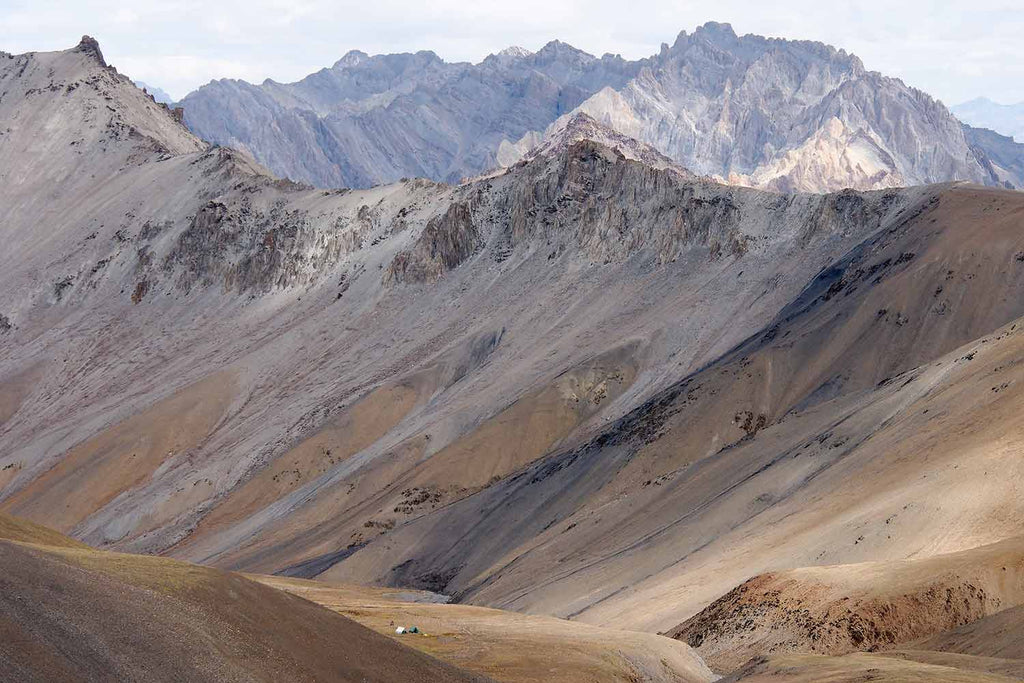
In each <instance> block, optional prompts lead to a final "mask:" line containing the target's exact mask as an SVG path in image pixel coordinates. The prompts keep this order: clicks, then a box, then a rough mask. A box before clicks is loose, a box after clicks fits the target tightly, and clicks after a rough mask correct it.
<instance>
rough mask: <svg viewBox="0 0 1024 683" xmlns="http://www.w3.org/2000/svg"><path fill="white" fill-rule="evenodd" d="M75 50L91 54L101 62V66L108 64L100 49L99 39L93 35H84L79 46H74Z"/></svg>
mask: <svg viewBox="0 0 1024 683" xmlns="http://www.w3.org/2000/svg"><path fill="white" fill-rule="evenodd" d="M74 51H75V52H81V53H83V54H86V55H90V56H91V57H93V58H94V59H95V60H96V61H98V62H99V63H100V66H106V65H107V62H106V60H105V59H103V52H102V51H101V50H100V43H99V41H98V40H96V39H95V38H93V37H92V36H82V40H80V41H79V43H78V45H77V47H75V48H74Z"/></svg>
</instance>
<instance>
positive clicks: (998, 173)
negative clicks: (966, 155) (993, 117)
mask: <svg viewBox="0 0 1024 683" xmlns="http://www.w3.org/2000/svg"><path fill="white" fill-rule="evenodd" d="M964 137H965V138H966V139H967V142H968V144H970V146H971V150H972V151H973V152H974V155H975V156H976V157H977V158H978V160H979V161H981V163H982V164H983V165H984V166H985V168H986V169H987V170H988V172H989V174H990V175H991V176H992V177H993V178H995V179H997V180H998V181H1000V182H1001V183H1002V184H1003V185H1004V186H1005V187H1008V188H1019V187H1024V143H1020V142H1016V141H1015V139H1014V138H1012V137H1007V136H1005V135H1000V134H999V133H997V132H995V131H993V130H988V129H986V128H974V127H972V126H969V125H967V124H966V123H965V124H964Z"/></svg>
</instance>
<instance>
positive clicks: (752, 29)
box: [0, 0, 1024, 105]
mask: <svg viewBox="0 0 1024 683" xmlns="http://www.w3.org/2000/svg"><path fill="white" fill-rule="evenodd" d="M1022 4H1024V3H1022V0H971V1H970V2H964V1H963V0H957V1H953V0H931V1H929V0H904V1H903V2H893V0H860V1H857V2H830V1H829V0H776V1H770V0H755V1H751V0H505V1H503V2H493V1H491V0H364V1H362V2H352V1H350V0H131V1H130V2H112V1H110V0H76V1H58V0H0V50H4V51H6V52H13V53H20V52H27V51H30V50H57V49H64V48H67V47H71V46H73V45H75V44H76V43H77V42H78V40H79V38H80V37H81V36H82V34H89V35H92V36H94V37H95V38H97V39H98V40H99V41H100V46H101V47H102V49H103V53H104V55H105V56H106V58H107V61H108V62H109V63H111V64H113V65H115V66H116V67H117V68H118V69H119V70H120V71H121V72H123V73H126V74H128V75H129V76H131V77H132V78H134V79H136V80H142V81H145V82H147V83H149V84H151V85H154V86H159V87H161V88H163V89H164V90H166V91H167V92H169V93H170V94H171V95H172V96H174V97H175V98H180V97H182V96H184V95H185V94H186V93H187V92H189V91H190V90H192V89H194V88H196V87H198V86H199V85H202V84H203V83H206V82H208V81H209V80H211V79H214V78H225V77H228V78H244V79H246V80H248V81H253V82H260V81H262V80H263V79H264V78H268V77H269V78H273V79H275V80H278V81H293V80H297V79H299V78H301V77H303V76H305V75H306V74H308V73H311V72H313V71H316V70H318V69H320V68H322V67H325V66H330V65H331V64H333V63H334V62H335V61H336V60H337V59H338V58H339V57H341V56H342V55H343V54H345V53H346V52H347V51H349V50H351V49H360V50H363V51H364V52H368V53H370V54H375V53H382V52H412V51H416V50H426V49H429V50H433V51H434V52H436V53H437V54H438V55H440V56H441V57H442V58H444V59H446V60H448V61H462V60H466V61H473V62H476V61H479V60H480V59H482V58H483V57H485V56H486V55H488V54H490V53H492V52H496V51H498V50H500V49H502V48H504V47H507V46H509V45H520V46H522V47H525V48H528V49H531V50H536V49H538V48H540V47H541V46H542V45H543V44H544V43H546V42H548V41H549V40H552V39H554V38H558V39H560V40H563V41H565V42H568V43H571V44H572V45H575V46H576V47H579V48H581V49H584V50H587V51H588V52H591V53H594V54H597V55H600V54H603V53H605V52H612V53H619V54H621V55H622V56H623V57H627V58H638V57H645V56H649V55H651V54H653V53H655V52H657V50H658V48H659V46H660V45H661V43H662V42H667V43H672V42H673V41H674V40H675V37H676V35H677V34H678V33H679V31H681V30H685V31H687V32H692V31H693V29H694V28H695V27H696V26H698V25H700V24H703V23H704V22H706V21H721V22H729V23H731V24H732V25H733V27H734V28H735V30H736V32H737V33H739V34H745V33H757V34H761V35H767V36H774V37H780V38H791V39H810V40H820V41H823V42H826V43H830V44H832V45H835V46H836V47H841V48H845V49H846V50H848V51H850V52H853V53H855V54H857V55H858V56H860V57H861V59H863V60H864V63H865V64H866V65H867V67H868V68H869V69H874V70H877V71H881V72H882V73H884V74H886V75H890V76H897V77H899V78H902V79H903V80H904V81H906V82H907V83H908V84H910V85H912V86H915V87H918V88H921V89H923V90H925V91H926V92H928V93H930V94H932V95H934V96H936V97H938V98H939V99H941V100H942V101H943V102H945V103H946V104H947V105H954V104H959V103H960V102H962V101H964V100H968V99H972V98H974V97H977V96H980V95H984V96H987V97H989V98H991V99H993V100H995V101H997V102H1003V103H1013V102H1018V101H1024V38H1022V36H1024V8H1022Z"/></svg>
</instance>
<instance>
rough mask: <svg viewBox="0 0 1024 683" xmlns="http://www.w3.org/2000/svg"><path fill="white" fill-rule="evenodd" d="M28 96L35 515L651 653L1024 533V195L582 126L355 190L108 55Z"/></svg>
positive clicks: (91, 533)
mask: <svg viewBox="0 0 1024 683" xmlns="http://www.w3.org/2000/svg"><path fill="white" fill-rule="evenodd" d="M0 78H2V81H0V82H2V83H3V84H4V88H6V89H7V90H8V91H9V92H11V93H12V96H11V97H4V98H3V99H2V103H0V116H2V117H3V130H4V131H5V133H4V135H3V136H0V159H2V160H7V161H11V162H12V163H8V164H6V165H4V166H3V168H4V169H6V173H7V175H5V176H4V182H3V183H2V184H0V193H2V195H0V200H3V201H0V237H2V238H4V239H5V240H8V242H9V244H10V245H11V249H10V251H6V252H4V253H5V254H6V260H5V261H3V263H2V265H3V266H4V267H3V268H2V269H0V315H3V316H4V317H3V318H2V320H3V321H6V322H4V323H3V326H2V327H0V338H2V340H3V344H2V345H0V419H2V422H0V486H2V489H0V509H3V510H4V511H10V512H14V513H18V514H24V515H26V516H28V517H29V518H31V519H32V520H35V521H38V522H44V523H51V524H53V525H55V526H58V527H59V528H60V529H61V530H63V531H66V532H68V533H69V534H71V535H73V536H74V537H75V538H79V539H83V540H85V541H88V542H90V543H93V544H96V545H102V546H104V547H111V548H116V549H119V550H130V551H144V552H153V553H167V554H171V555H174V556H176V557H179V558H183V559H188V560H192V561H198V562H202V563H206V564H211V565H215V566H219V567H221V568H227V569H245V570H249V571H260V572H265V573H282V574H288V575H291V576H299V577H320V578H326V579H334V580H345V581H359V582H365V583H384V584H392V585H401V586H407V587H408V586H412V587H421V588H429V589H431V590H437V591H444V592H448V593H453V594H455V595H456V597H457V598H458V599H459V600H460V601H462V602H468V603H475V604H477V605H485V606H489V607H504V608H507V609H512V610H515V611H520V612H533V613H543V614H547V615H557V616H562V617H570V618H573V619H576V620H580V621H586V622H590V623H592V624H598V625H604V626H611V627H614V628H615V629H619V630H643V631H662V630H666V629H670V628H672V627H674V626H676V625H678V624H680V623H681V622H683V621H684V620H686V619H688V618H689V617H691V616H693V615H694V614H696V613H697V612H699V611H700V610H701V609H703V608H705V607H706V606H707V605H708V604H710V603H712V602H713V601H714V600H716V599H717V598H719V597H720V596H722V595H723V594H725V593H727V592H728V591H730V590H731V589H733V588H734V587H736V586H737V585H739V584H740V583H742V582H743V581H745V580H747V579H749V578H751V577H752V576H756V575H758V574H763V573H765V572H776V571H781V570H790V569H797V568H800V567H814V566H818V565H835V564H842V565H850V564H855V563H861V562H867V561H880V562H899V561H903V560H908V559H913V560H915V561H917V560H921V561H925V560H927V559H928V558H937V557H938V556H941V555H946V554H949V553H957V552H960V551H965V550H969V549H972V548H976V547H978V546H982V545H986V544H992V543H997V542H1000V541H1004V540H1006V539H1010V538H1013V537H1017V536H1019V534H1020V531H1019V520H1020V519H1021V517H1022V514H1024V510H1022V509H1021V505H1022V503H1021V501H1022V500H1024V498H1022V497H1021V496H1020V495H1019V492H1020V485H1021V475H1022V471H1021V461H1020V458H1019V457H1018V454H1019V452H1020V448H1021V447H1022V445H1024V444H1022V438H1024V434H1022V433H1021V432H1020V430H1019V428H1018V426H1017V424H1018V422H1017V420H1016V416H1017V415H1019V412H1020V401H1021V400H1022V399H1021V396H1022V394H1021V393H1020V388H1021V387H1024V384H1022V383H1021V379H1022V377H1020V376H1019V375H1020V373H1021V372H1024V370H1022V369H1021V368H1022V366H1021V365H1020V363H1019V360H1020V358H1021V357H1024V349H1022V348H1021V344H1022V343H1024V342H1022V341H1021V337H1020V334H1019V333H1020V330H1019V329H1018V327H1016V326H1015V323H1014V321H1016V320H1017V319H1018V318H1020V317H1021V316H1024V296H1022V294H1024V291H1022V289H1024V231H1022V225H1024V197H1022V195H1020V194H1018V193H1014V192H1009V191H1003V190H992V189H984V188H980V187H976V186H969V185H940V186H928V187H920V188H909V189H899V190H897V189H890V190H884V191H878V192H870V193H857V192H842V193H837V194H830V195H804V194H795V195H778V194H771V193H763V192H758V191H754V190H750V189H745V188H737V187H727V186H722V185H718V184H715V183H711V182H707V181H704V180H699V179H695V178H693V177H692V176H690V175H689V174H688V173H685V172H681V171H679V170H678V169H676V168H673V167H671V166H670V165H667V164H664V163H662V161H660V160H659V159H658V158H656V157H652V156H651V155H650V154H647V153H645V152H644V148H643V147H642V146H636V147H629V146H627V147H628V149H626V151H627V152H629V154H625V153H623V152H620V151H617V150H616V149H614V148H612V147H608V146H606V145H605V144H601V143H600V142H594V141H593V140H590V139H589V138H588V137H587V135H582V136H576V135H575V134H573V135H569V136H567V137H566V139H565V140H564V143H565V144H561V143H560V144H557V145H553V146H551V148H548V149H542V150H540V151H538V153H537V154H535V155H533V156H532V157H531V158H529V159H528V160H526V161H525V162H523V163H520V164H516V165H515V166H513V167H512V168H510V169H508V170H507V171H505V172H502V173H498V174H494V175H490V176H487V177H483V178H479V179H477V180H474V181H472V182H467V183H465V184H462V185H459V186H454V187H451V186H446V185H439V184H435V183H432V182H429V181H422V180H413V181H405V182H400V183H397V184H394V185H389V186H382V187H377V188H373V189H370V190H365V191H345V190H336V191H318V190H310V189H308V188H303V187H299V186H296V185H295V184H293V183H288V182H283V181H278V180H275V179H274V178H273V177H271V176H270V175H269V174H267V173H266V172H265V171H264V170H263V169H261V168H260V167H259V166H257V165H256V164H255V163H253V162H251V161H249V160H247V159H246V158H245V157H244V156H242V155H240V154H238V153H236V152H232V151H230V150H225V149H213V150H204V149H202V148H201V145H200V143H198V141H196V140H195V139H194V138H193V137H191V136H190V135H189V134H188V133H187V131H185V130H184V129H183V128H181V126H180V125H179V124H178V123H177V122H176V121H175V120H174V119H173V117H172V116H171V114H170V112H168V111H166V110H165V109H162V108H160V107H159V106H157V105H155V104H154V103H152V102H151V101H150V100H149V99H148V98H146V97H145V96H144V95H143V94H141V93H140V92H139V91H137V90H136V89H134V86H132V85H131V84H130V83H129V82H128V81H127V79H124V78H123V77H121V76H118V75H117V74H116V73H114V72H112V71H111V70H110V69H109V68H107V67H105V66H104V65H103V63H102V60H101V58H100V57H99V56H98V53H97V51H96V50H95V49H93V46H92V44H91V43H89V42H88V41H86V42H84V43H83V46H80V47H79V48H77V49H75V50H71V51H67V52H62V53H50V54H37V55H26V56H20V57H10V58H7V57H5V58H3V60H0ZM89 83H93V84H99V85H96V87H91V86H89ZM51 84H54V85H55V86H56V85H58V84H59V86H60V87H50V85H51ZM72 85H74V86H75V87H73V88H72V87H71V86H72ZM89 112H92V113H93V114H96V113H98V112H106V113H104V114H101V115H99V116H95V115H91V114H89ZM46 120H53V121H55V122H56V123H55V125H56V126H57V128H58V129H59V131H60V133H61V135H62V136H64V137H63V138H62V139H60V140H50V142H52V145H53V146H52V148H48V149H47V150H45V152H46V153H42V152H40V151H38V150H36V149H35V148H34V147H33V145H34V144H37V143H36V140H37V139H38V138H44V137H45V130H43V129H41V128H40V127H39V126H40V123H39V122H40V121H46ZM118 122H125V125H126V126H128V128H130V129H131V130H128V129H125V130H126V131H127V132H125V131H122V133H123V134H120V133H118V134H113V133H110V132H109V131H110V130H111V125H113V130H115V131H119V130H121V129H120V128H118V125H116V124H117V123H118ZM581 128H586V126H582V127H581ZM132 130H134V131H135V132H134V133H133V132H131V131H132ZM598 132H599V133H601V135H604V137H605V138H608V136H607V135H606V134H605V133H603V132H601V131H598ZM76 140H77V141H81V142H80V143H76V144H71V143H72V142H74V141H76ZM606 141H607V140H606ZM610 141H611V142H613V143H615V144H616V145H618V144H622V141H621V140H618V139H614V138H610ZM628 156H631V157H636V158H627V157H628ZM652 159H653V160H652ZM15 162H16V163H15ZM12 169H27V170H24V171H19V172H20V173H22V174H23V176H24V178H25V180H21V177H22V176H17V177H15V176H16V175H17V172H16V171H15V170H12ZM68 169H71V170H73V171H74V172H73V173H70V172H69V171H68ZM61 174H63V175H61ZM57 175H60V177H62V178H65V179H66V180H67V186H66V187H67V188H68V189H67V191H62V192H60V193H56V194H55V193H54V192H53V185H52V179H53V178H54V177H56V176H57ZM62 187H64V186H62ZM19 561H20V560H19ZM32 561H35V560H32ZM25 562H28V560H25ZM805 571H808V572H812V570H805ZM814 571H816V570H814ZM812 573H813V572H812ZM971 580H972V581H973V580H974V578H973V577H972V578H971ZM972 585H974V584H972ZM986 585H987V584H986ZM915 590H916V589H915ZM985 590H986V591H989V589H988V588H986V589H985ZM829 594H830V593H829ZM987 594H988V593H986V595H987ZM1000 599H1004V598H1000ZM1005 599H1006V600H1009V598H1005ZM981 603H984V600H982V601H981ZM828 604H831V603H828ZM985 604H987V603H985ZM1002 606H1005V603H1003V604H1002ZM825 609H826V611H827V608H825ZM972 609H974V608H973V607H972ZM988 609H989V607H985V608H984V609H981V610H980V611H977V610H976V611H970V615H971V616H972V617H973V616H981V615H982V614H988V613H989V612H988V611H987V610H988ZM559 624H563V622H559ZM951 625H952V624H951ZM939 626H941V624H939V623H938V622H936V627H937V628H938V627H939ZM914 634H916V635H922V633H919V632H917V631H915V632H914ZM916 635H915V637H916ZM908 637H909V635H908ZM858 661H859V660H858Z"/></svg>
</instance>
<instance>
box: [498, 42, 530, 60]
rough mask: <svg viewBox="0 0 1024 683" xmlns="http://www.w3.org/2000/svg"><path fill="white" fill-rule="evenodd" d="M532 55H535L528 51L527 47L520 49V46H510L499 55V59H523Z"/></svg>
mask: <svg viewBox="0 0 1024 683" xmlns="http://www.w3.org/2000/svg"><path fill="white" fill-rule="evenodd" d="M532 55H533V53H532V52H531V51H529V50H527V49H526V48H525V47H519V46H518V45H510V46H509V47H506V48H505V49H504V50H502V51H501V52H499V53H498V56H499V57H510V58H512V59H523V58H525V57H530V56H532Z"/></svg>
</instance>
